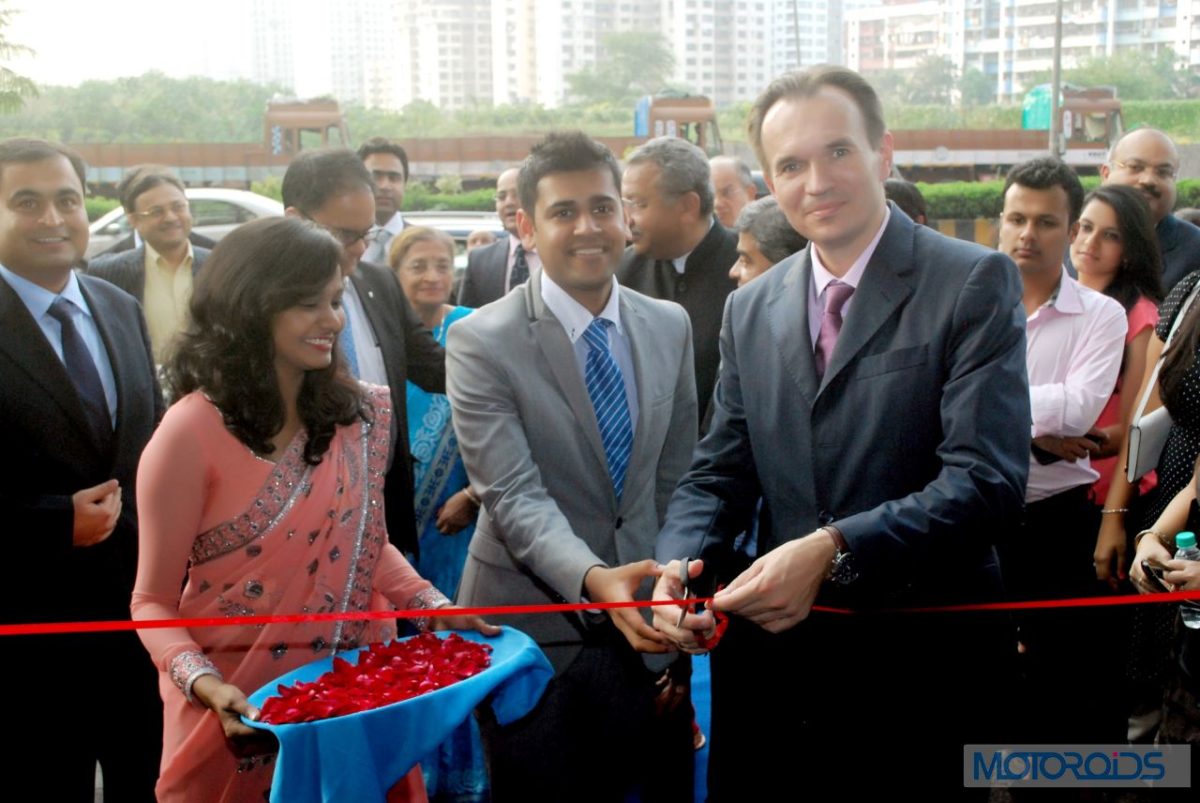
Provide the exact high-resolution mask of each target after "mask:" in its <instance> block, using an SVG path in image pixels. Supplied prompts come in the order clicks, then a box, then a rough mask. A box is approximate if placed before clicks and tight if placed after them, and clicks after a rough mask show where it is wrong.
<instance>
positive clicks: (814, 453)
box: [655, 66, 1031, 801]
mask: <svg viewBox="0 0 1200 803" xmlns="http://www.w3.org/2000/svg"><path fill="white" fill-rule="evenodd" d="M750 131H751V137H752V141H753V143H754V146H755V150H756V151H757V155H758V157H759V162H760V163H761V164H763V165H764V166H765V167H766V174H767V181H768V184H770V186H771V188H772V191H773V193H774V195H775V196H776V197H777V198H778V199H779V206H780V208H781V209H783V210H784V213H785V214H786V216H787V218H788V221H789V222H790V223H791V224H792V226H793V228H795V229H796V230H797V231H799V232H800V233H801V234H803V235H805V236H806V237H808V238H809V240H810V243H809V246H808V247H807V248H806V249H805V250H804V251H801V252H800V253H799V254H796V255H795V256H792V257H789V258H788V259H785V260H784V261H783V262H781V263H779V264H778V265H776V266H775V267H774V268H772V269H771V270H770V271H768V272H767V273H766V274H765V275H763V276H762V277H760V278H758V279H756V280H755V281H753V282H750V283H749V284H747V285H746V286H745V287H743V288H741V289H740V290H738V291H737V292H736V293H733V294H732V295H731V296H730V297H729V303H728V305H727V307H726V312H725V323H724V325H723V326H722V330H721V376H720V381H719V382H718V385H717V392H716V396H715V398H714V400H713V407H714V408H715V412H714V415H713V420H712V425H711V428H710V430H709V433H708V435H707V437H706V438H705V439H704V440H703V441H701V442H700V444H699V445H698V446H697V448H696V455H695V458H694V460H693V462H692V467H691V469H690V470H689V472H688V473H687V474H685V475H684V477H683V479H682V480H680V483H679V486H678V487H677V488H676V491H675V494H674V496H673V497H672V499H671V503H670V505H669V507H668V509H667V522H666V524H665V525H664V527H663V529H662V531H661V532H660V533H659V537H658V542H657V548H656V557H657V559H658V561H659V562H660V563H664V564H668V565H667V566H666V567H665V568H664V570H663V574H662V576H661V577H660V579H659V587H658V588H657V589H656V592H655V593H656V596H658V597H659V598H667V597H678V596H680V595H681V591H682V589H681V584H680V579H679V572H680V565H679V563H678V562H675V561H678V560H679V559H681V558H685V557H688V558H703V562H702V564H699V565H698V564H695V563H693V564H691V566H690V570H691V571H693V572H698V571H699V570H700V569H701V568H703V569H704V571H705V577H704V578H700V579H707V577H708V575H710V574H711V570H712V568H714V566H713V564H717V565H718V566H719V565H720V564H721V562H722V561H724V560H726V559H727V558H726V556H727V555H728V552H729V550H730V548H731V546H732V543H733V541H734V539H735V537H736V536H737V535H738V534H739V533H741V532H743V531H745V530H747V529H748V526H749V524H750V522H751V520H752V517H753V516H755V515H756V512H757V508H756V502H757V500H759V499H760V498H761V499H762V506H761V512H758V515H759V521H760V523H765V524H768V525H769V526H768V527H762V528H760V530H759V537H760V543H759V545H758V555H759V556H760V557H759V558H758V559H757V560H756V561H755V562H754V563H753V564H752V565H751V566H750V568H748V569H747V570H746V571H744V572H743V573H741V574H740V575H738V576H737V577H736V578H735V579H734V580H733V581H732V582H731V583H730V584H729V585H728V586H727V587H726V588H725V589H724V590H723V591H720V592H718V593H717V594H716V597H715V600H714V605H715V606H716V608H717V609H718V610H721V611H724V612H726V613H728V614H729V617H730V620H729V628H728V631H727V632H726V633H725V634H724V638H723V640H722V642H721V644H720V647H719V649H717V650H715V651H714V652H713V654H712V669H713V724H712V751H711V753H710V764H709V787H708V788H709V795H710V796H709V799H710V800H714V801H716V800H783V799H794V798H801V797H804V790H803V786H804V785H805V783H806V779H815V778H830V779H836V780H835V781H834V782H835V783H836V784H837V785H838V788H839V789H840V790H842V791H844V792H846V793H849V791H850V790H852V789H853V790H855V791H856V792H857V791H861V788H864V787H875V789H877V790H886V791H887V792H888V793H895V792H896V791H897V790H900V789H908V790H910V791H911V790H912V789H919V790H921V792H922V794H920V795H918V796H919V797H922V798H923V799H931V800H942V799H958V798H959V797H961V796H962V793H963V771H962V770H963V745H964V744H966V743H971V744H987V743H993V744H994V743H998V742H999V741H1000V740H1002V739H1004V738H1005V737H1006V736H1007V735H1008V734H1007V733H1006V732H1005V731H1004V730H1003V729H1002V728H1001V727H999V724H1000V720H1001V718H1002V716H1003V715H1004V712H1005V711H1006V706H1005V704H1004V700H1005V695H1006V693H1010V692H1011V691H1012V688H1011V686H1012V684H1013V681H1014V675H1013V673H1012V672H1011V667H1012V661H1013V658H1014V657H1015V654H1016V634H1015V633H1014V632H1013V631H1012V629H1011V627H1009V626H1008V623H1007V620H1006V619H1005V618H1003V617H1004V616H1005V615H1004V614H1000V615H997V614H981V613H975V614H970V615H956V614H937V613H894V614H890V615H889V614H887V613H882V612H880V613H871V612H870V611H871V610H872V609H874V610H876V611H878V610H879V609H896V608H905V607H909V606H913V607H922V606H940V605H947V604H953V603H958V602H992V601H998V600H1000V599H1002V594H1003V586H1002V583H1001V577H1000V572H999V564H998V561H997V558H996V549H995V546H996V543H997V542H998V541H999V540H1000V539H1002V538H1004V537H1006V536H1007V535H1008V534H1009V533H1010V532H1011V530H1012V529H1013V528H1014V527H1015V525H1016V524H1017V523H1018V521H1019V517H1020V514H1021V505H1022V500H1023V496H1024V488H1025V482H1026V476H1027V474H1028V471H1029V448H1030V423H1029V422H1030V420H1031V417H1030V398H1029V388H1028V377H1027V374H1026V370H1025V315H1024V310H1023V309H1022V307H1021V304H1020V301H1021V283H1020V279H1019V278H1018V275H1017V270H1016V267H1015V266H1014V265H1013V263H1012V261H1011V260H1010V259H1009V258H1008V257H1006V256H1004V255H1002V254H997V253H996V252H994V251H990V250H988V249H985V248H982V247H980V246H977V245H975V244H973V243H964V242H961V241H958V240H952V239H950V238H947V237H944V236H942V235H940V234H938V233H937V232H935V231H933V230H932V229H929V228H927V227H924V226H917V225H915V224H914V223H913V222H912V221H911V220H909V218H908V217H907V216H905V215H904V214H903V213H901V212H900V211H899V210H898V209H897V208H896V207H895V206H893V205H891V204H888V203H887V202H886V200H885V198H884V191H883V181H884V179H886V178H887V176H888V174H889V172H890V170H891V166H892V137H891V134H890V133H888V132H887V130H886V127H885V124H884V121H883V113H882V108H881V105H880V102H879V98H878V96H877V95H876V94H875V91H874V89H872V88H871V86H870V85H869V84H868V83H867V82H866V81H864V80H863V79H862V77H861V76H859V75H858V74H856V73H854V72H852V71H850V70H847V69H845V68H843V67H831V66H820V67H812V68H809V69H806V70H803V71H800V72H796V73H789V74H787V75H784V76H781V77H780V78H777V79H776V80H775V81H773V82H772V83H771V84H770V85H769V86H768V87H767V89H766V90H765V91H764V93H763V94H762V95H761V96H760V97H759V99H758V101H757V102H756V103H755V105H754V106H753V107H752V109H751V128H750ZM692 590H693V591H696V592H698V593H700V594H703V593H704V592H705V591H706V589H704V588H693V589H692ZM814 602H816V603H818V604H821V605H829V606H833V607H839V608H850V609H853V610H855V611H861V612H865V615H836V614H831V613H822V612H818V613H814V614H813V615H811V616H810V615H809V614H810V611H811V610H812V606H813V604H814ZM655 611H656V612H655V622H656V625H657V626H658V627H659V628H660V630H662V631H663V632H664V633H666V634H668V635H669V636H670V637H671V638H672V639H673V640H675V642H676V643H677V644H678V645H679V646H680V647H681V648H683V649H687V650H690V651H697V650H698V646H697V642H696V641H695V639H694V632H693V631H700V632H704V631H708V630H710V629H711V628H712V626H713V620H712V614H711V613H708V612H705V613H703V614H692V615H689V616H688V617H686V618H685V619H684V620H683V622H682V627H679V626H678V625H679V624H680V619H679V613H678V612H677V611H675V610H669V609H668V608H665V607H659V608H656V609H655ZM997 617H999V618H997ZM764 718H767V719H769V720H770V721H772V722H773V723H774V724H775V728H774V729H773V733H772V735H766V734H761V735H758V736H756V735H755V730H756V729H760V728H761V723H762V722H763V721H764ZM755 723H758V725H755ZM778 734H784V736H782V737H781V736H779V735H778ZM926 790H937V791H936V792H935V791H926ZM979 791H980V792H981V793H982V795H981V796H982V798H983V799H985V800H986V799H987V791H988V790H986V789H982V790H979Z"/></svg>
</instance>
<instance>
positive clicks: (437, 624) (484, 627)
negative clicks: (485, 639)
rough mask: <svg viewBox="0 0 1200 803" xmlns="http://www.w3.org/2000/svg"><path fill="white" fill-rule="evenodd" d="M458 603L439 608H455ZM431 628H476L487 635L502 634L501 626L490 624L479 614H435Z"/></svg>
mask: <svg viewBox="0 0 1200 803" xmlns="http://www.w3.org/2000/svg"><path fill="white" fill-rule="evenodd" d="M457 607H458V606H457V605H449V606H447V607H445V608H440V609H439V610H443V611H445V610H454V609H455V608H457ZM431 622H432V624H430V626H429V628H430V629H431V630H476V631H478V632H480V633H482V634H483V635H485V636H498V635H500V628H499V627H497V626H496V625H492V624H488V623H487V622H485V621H484V620H483V619H482V618H481V617H479V616H434V617H431Z"/></svg>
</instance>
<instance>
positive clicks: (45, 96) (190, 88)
mask: <svg viewBox="0 0 1200 803" xmlns="http://www.w3.org/2000/svg"><path fill="white" fill-rule="evenodd" d="M277 91H279V90H278V89H277V88H273V87H266V86H259V85H258V84H252V83H250V82H249V81H214V80H212V79H211V78H196V77H193V78H168V77H167V76H165V75H163V74H162V73H159V72H149V73H146V74H145V75H142V76H138V77H135V78H118V79H117V80H115V81H84V82H83V83H82V84H80V85H79V86H77V87H46V88H45V90H44V91H43V92H42V94H41V96H40V97H38V98H37V99H36V100H32V101H30V102H28V103H27V104H26V105H25V108H24V109H22V110H21V111H20V112H18V113H16V114H13V115H9V116H5V117H0V137H9V136H17V135H22V136H36V137H45V138H47V139H52V140H57V141H59V142H68V143H70V142H104V143H138V142H261V141H262V137H263V129H262V126H263V113H264V111H265V110H266V107H267V100H269V99H270V97H271V96H272V95H273V94H274V93H275V92H277Z"/></svg>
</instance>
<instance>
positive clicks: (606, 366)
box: [583, 318, 633, 502]
mask: <svg viewBox="0 0 1200 803" xmlns="http://www.w3.org/2000/svg"><path fill="white" fill-rule="evenodd" d="M610 326H612V321H608V320H605V319H603V318H594V319H593V320H592V322H591V323H590V324H589V325H588V328H587V329H585V330H584V332H583V339H584V340H585V341H587V344H588V355H587V362H586V363H585V365H584V380H585V382H586V384H587V392H588V396H590V397H591V398H592V407H593V409H595V411H596V423H598V424H599V425H600V442H601V443H602V444H603V445H604V456H605V458H607V460H608V476H609V477H610V478H611V479H612V484H613V491H614V492H615V493H616V496H617V501H618V502H620V501H621V492H622V491H623V490H625V470H626V469H627V468H628V467H629V455H630V452H631V451H632V449H633V423H632V421H631V419H630V417H629V403H628V402H627V400H626V398H625V380H624V379H623V378H622V376H621V367H620V366H619V365H617V361H616V360H615V359H613V355H612V350H611V349H609V347H608V327H610Z"/></svg>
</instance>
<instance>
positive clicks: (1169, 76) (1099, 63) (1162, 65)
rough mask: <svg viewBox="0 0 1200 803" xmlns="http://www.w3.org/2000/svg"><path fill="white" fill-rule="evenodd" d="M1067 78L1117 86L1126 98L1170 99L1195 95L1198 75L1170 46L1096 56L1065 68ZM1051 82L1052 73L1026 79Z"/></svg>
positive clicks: (1030, 84) (1084, 83)
mask: <svg viewBox="0 0 1200 803" xmlns="http://www.w3.org/2000/svg"><path fill="white" fill-rule="evenodd" d="M1063 81H1064V82H1067V83H1071V84H1076V85H1078V86H1113V87H1116V88H1117V97H1119V98H1121V99H1122V100H1170V99H1173V98H1184V97H1189V96H1191V95H1193V94H1194V93H1195V91H1196V88H1197V84H1196V76H1195V75H1193V74H1192V72H1191V70H1190V69H1188V68H1187V66H1186V65H1184V64H1183V63H1182V60H1181V59H1180V58H1179V56H1177V55H1176V54H1175V51H1173V50H1171V49H1170V48H1163V49H1162V50H1159V51H1158V52H1157V53H1154V54H1150V53H1145V52H1143V51H1141V50H1139V49H1137V48H1125V49H1123V50H1118V51H1117V52H1115V53H1113V55H1111V56H1092V57H1090V58H1087V59H1084V60H1083V61H1081V62H1079V64H1077V65H1076V66H1074V67H1070V68H1066V69H1064V70H1063ZM1049 82H1050V73H1048V72H1045V73H1038V74H1036V75H1034V76H1032V77H1031V78H1030V80H1028V81H1026V86H1025V88H1026V89H1029V88H1031V87H1034V86H1037V85H1038V84H1046V83H1049Z"/></svg>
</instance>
